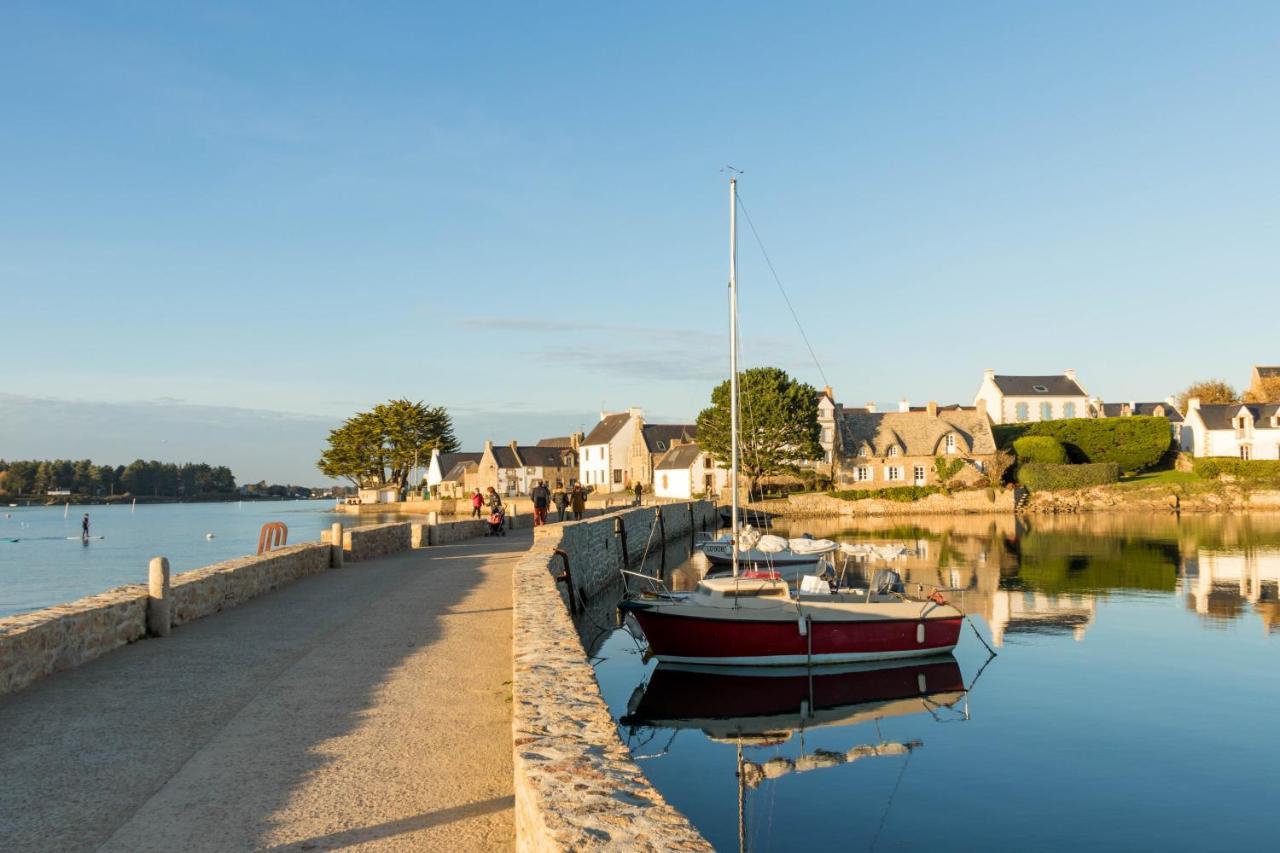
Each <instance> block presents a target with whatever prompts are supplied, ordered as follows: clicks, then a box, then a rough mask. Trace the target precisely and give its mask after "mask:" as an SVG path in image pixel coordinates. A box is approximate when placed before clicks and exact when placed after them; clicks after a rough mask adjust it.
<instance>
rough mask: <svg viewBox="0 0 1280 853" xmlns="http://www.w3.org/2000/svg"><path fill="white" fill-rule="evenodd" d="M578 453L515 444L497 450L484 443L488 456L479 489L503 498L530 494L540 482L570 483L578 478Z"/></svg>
mask: <svg viewBox="0 0 1280 853" xmlns="http://www.w3.org/2000/svg"><path fill="white" fill-rule="evenodd" d="M576 461H577V454H575V453H574V452H573V450H572V448H568V447H538V446H536V445H531V446H524V447H522V446H520V445H518V444H516V443H515V442H514V441H513V442H511V443H510V444H507V445H503V446H498V447H495V446H494V444H493V442H492V441H486V442H485V443H484V454H483V455H482V456H481V458H480V462H479V463H478V465H477V466H476V467H477V470H476V486H477V487H478V488H479V489H480V491H482V492H487V491H488V490H489V487H490V486H492V487H493V488H494V489H495V490H497V492H498V494H500V495H507V496H509V497H514V496H516V495H527V494H529V490H530V489H532V488H533V486H534V484H535V483H537V482H538V481H540V480H541V481H543V482H545V483H548V484H549V485H552V486H554V485H555V482H556V480H560V481H561V482H563V483H565V484H568V482H569V481H570V480H574V479H576V478H577V476H578V468H577V465H576V464H575V462H576Z"/></svg>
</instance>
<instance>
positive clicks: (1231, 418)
mask: <svg viewBox="0 0 1280 853" xmlns="http://www.w3.org/2000/svg"><path fill="white" fill-rule="evenodd" d="M1184 419H1185V422H1186V426H1187V429H1188V430H1189V431H1190V433H1191V441H1190V444H1191V446H1190V448H1186V449H1187V450H1188V451H1189V452H1190V453H1191V454H1192V455H1194V456H1234V457H1236V458H1238V459H1280V403H1265V404H1256V403H1254V404H1250V403H1222V404H1215V405H1204V406H1202V405H1200V400H1199V399H1198V398H1195V397H1192V398H1191V399H1190V400H1188V401H1187V414H1186V415H1185V418H1184Z"/></svg>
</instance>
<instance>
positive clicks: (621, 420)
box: [582, 412, 631, 447]
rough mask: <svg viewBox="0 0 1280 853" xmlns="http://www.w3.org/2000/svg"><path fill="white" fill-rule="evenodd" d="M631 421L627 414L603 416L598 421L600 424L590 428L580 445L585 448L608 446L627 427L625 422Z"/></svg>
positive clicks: (629, 415)
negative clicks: (591, 445) (599, 445)
mask: <svg viewBox="0 0 1280 853" xmlns="http://www.w3.org/2000/svg"><path fill="white" fill-rule="evenodd" d="M629 420H631V414H630V413H629V412H619V413H618V414H616V415H605V416H604V417H603V418H601V419H600V423H598V424H596V425H595V427H594V428H592V430H591V432H589V433H588V434H587V437H586V438H585V439H583V441H582V445H583V446H584V447H585V446H587V445H589V444H608V443H609V442H610V441H612V440H613V437H614V436H615V435H617V434H618V433H619V432H621V431H622V428H623V427H624V426H626V425H627V421H629Z"/></svg>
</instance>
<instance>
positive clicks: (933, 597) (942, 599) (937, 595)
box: [929, 589, 947, 604]
mask: <svg viewBox="0 0 1280 853" xmlns="http://www.w3.org/2000/svg"><path fill="white" fill-rule="evenodd" d="M929 600H930V601H932V602H933V603H934V604H946V603H947V598H946V596H944V595H943V594H942V593H941V592H939V591H938V590H936V589H935V590H934V591H933V592H932V593H930V595H929Z"/></svg>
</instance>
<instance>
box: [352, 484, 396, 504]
mask: <svg viewBox="0 0 1280 853" xmlns="http://www.w3.org/2000/svg"><path fill="white" fill-rule="evenodd" d="M356 494H357V495H358V497H359V500H360V503H362V504H394V503H399V502H400V487H399V486H377V487H376V488H368V489H364V488H362V489H359V490H358V491H357V492H356Z"/></svg>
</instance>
